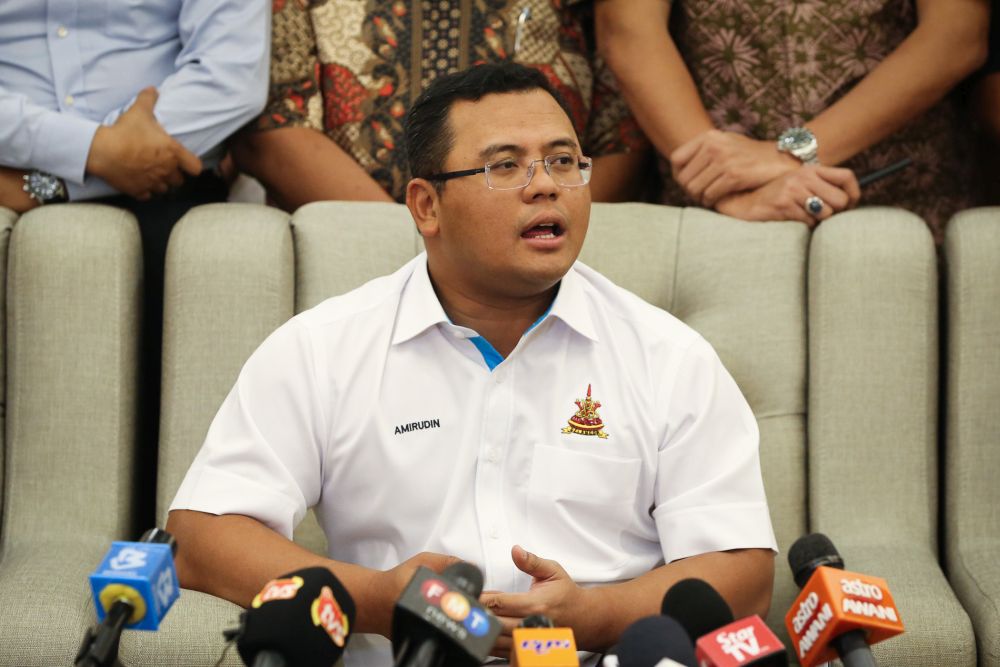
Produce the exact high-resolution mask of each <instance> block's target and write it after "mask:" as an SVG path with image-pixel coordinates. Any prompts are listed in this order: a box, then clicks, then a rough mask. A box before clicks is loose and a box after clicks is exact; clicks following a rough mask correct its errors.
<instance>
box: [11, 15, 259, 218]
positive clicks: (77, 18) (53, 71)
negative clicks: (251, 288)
mask: <svg viewBox="0 0 1000 667" xmlns="http://www.w3.org/2000/svg"><path fill="white" fill-rule="evenodd" d="M270 29H271V13H270V2H269V0H0V165H2V166H7V167H14V168H18V169H40V170H42V171H46V172H49V173H52V174H55V175H56V176H59V177H60V178H62V179H64V180H65V181H66V185H67V189H68V191H69V196H70V199H91V198H94V197H102V196H106V195H109V194H114V193H115V190H114V188H112V187H111V186H110V185H108V184H107V183H105V182H104V181H102V180H100V179H98V178H96V177H92V176H85V167H86V163H87V154H88V153H89V151H90V144H91V141H92V140H93V137H94V133H95V132H96V131H97V128H98V127H99V126H100V125H101V124H104V125H110V124H113V123H114V122H115V120H116V119H117V118H118V116H120V115H121V114H122V113H123V112H124V111H125V110H126V109H128V107H129V106H130V105H131V103H132V101H133V100H134V99H135V96H136V95H137V94H138V93H139V91H140V90H142V89H143V88H145V87H147V86H155V87H156V88H157V90H158V91H159V100H158V101H157V103H156V109H155V113H156V117H157V119H158V120H159V122H160V124H161V125H162V126H163V128H164V129H165V130H166V131H167V133H168V134H170V135H171V136H173V137H174V138H176V139H177V140H178V141H180V142H181V143H182V144H184V146H186V147H187V148H188V149H189V150H190V151H192V152H193V153H195V154H197V155H199V156H201V157H202V158H203V159H204V160H205V162H206V164H207V165H211V164H212V163H213V161H214V160H215V159H217V154H218V152H219V151H218V148H219V146H220V144H221V143H222V141H223V140H225V139H226V138H227V137H228V136H229V135H231V134H232V133H233V132H235V131H236V130H237V129H239V128H240V127H241V126H242V125H244V124H245V123H247V122H248V121H250V120H251V119H253V118H254V117H255V116H256V115H257V114H259V113H260V111H261V109H263V107H264V103H265V101H266V98H267V83H268V64H269V51H270V43H271V39H270Z"/></svg>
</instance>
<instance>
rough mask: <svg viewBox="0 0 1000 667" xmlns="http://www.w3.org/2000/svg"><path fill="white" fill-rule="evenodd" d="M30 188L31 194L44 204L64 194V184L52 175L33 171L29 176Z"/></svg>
mask: <svg viewBox="0 0 1000 667" xmlns="http://www.w3.org/2000/svg"><path fill="white" fill-rule="evenodd" d="M28 188H29V190H30V192H31V194H33V195H35V197H36V198H37V199H38V200H39V201H42V202H47V201H51V200H53V199H56V198H57V197H59V196H60V195H61V194H62V184H61V183H59V179H58V178H56V177H55V176H53V175H51V174H44V173H42V172H39V171H33V172H31V173H30V174H28Z"/></svg>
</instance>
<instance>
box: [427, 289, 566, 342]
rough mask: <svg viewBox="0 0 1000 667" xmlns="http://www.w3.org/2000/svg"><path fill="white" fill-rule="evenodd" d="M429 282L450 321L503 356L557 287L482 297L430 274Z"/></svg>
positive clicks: (529, 324) (545, 306)
mask: <svg viewBox="0 0 1000 667" xmlns="http://www.w3.org/2000/svg"><path fill="white" fill-rule="evenodd" d="M431 284H432V285H433V286H434V291H435V292H436V293H437V297H438V300H439V301H440V302H441V307H442V308H444V312H445V314H447V315H448V318H449V319H450V320H451V321H452V323H453V324H457V325H459V326H462V327H468V328H469V329H473V330H475V331H476V332H477V333H478V334H479V335H480V336H482V337H483V338H485V339H486V340H487V341H489V343H490V345H492V346H493V348H494V349H495V350H496V351H497V352H499V353H500V356H502V357H503V358H504V359H506V358H507V356H508V355H509V354H510V353H511V352H512V351H513V350H514V348H515V347H516V346H517V343H518V341H520V340H521V336H523V335H524V332H525V331H527V330H528V329H529V328H530V327H531V325H532V324H534V323H535V322H537V321H538V318H540V317H541V316H542V315H543V314H544V313H545V312H546V311H547V310H548V309H549V307H550V306H551V305H552V300H553V298H554V297H555V294H556V291H557V289H558V284H557V285H553V286H552V287H550V288H549V289H547V290H545V291H544V292H541V293H539V294H534V295H530V296H525V297H511V296H502V295H489V296H484V295H478V294H474V293H473V292H472V291H468V290H464V289H462V287H461V286H458V287H456V286H454V285H445V284H444V283H441V282H437V281H435V280H434V278H433V276H432V277H431Z"/></svg>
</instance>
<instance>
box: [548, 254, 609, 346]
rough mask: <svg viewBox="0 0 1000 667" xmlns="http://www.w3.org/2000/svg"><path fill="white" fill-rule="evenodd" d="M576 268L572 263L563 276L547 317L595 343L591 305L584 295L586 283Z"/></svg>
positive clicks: (595, 331)
mask: <svg viewBox="0 0 1000 667" xmlns="http://www.w3.org/2000/svg"><path fill="white" fill-rule="evenodd" d="M576 267H577V263H574V264H573V266H571V267H570V269H569V271H567V272H566V275H565V276H563V279H562V282H561V284H560V285H559V293H558V294H556V299H555V301H554V302H553V304H552V309H551V311H550V312H549V316H550V317H558V318H559V319H560V320H562V321H563V322H564V323H565V324H566V325H567V326H569V328H570V329H573V330H574V331H576V332H577V333H578V334H580V335H581V336H584V337H586V338H589V339H590V340H592V341H594V342H597V341H598V337H597V327H596V326H594V317H593V312H592V310H591V308H592V304H591V302H590V299H589V298H588V297H587V293H586V281H585V280H584V278H583V276H581V275H580V273H579V272H578V271H577V269H576Z"/></svg>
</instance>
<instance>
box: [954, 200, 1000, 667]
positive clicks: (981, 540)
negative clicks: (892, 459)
mask: <svg viewBox="0 0 1000 667" xmlns="http://www.w3.org/2000/svg"><path fill="white" fill-rule="evenodd" d="M944 249H945V255H944V256H945V263H946V275H947V281H946V283H945V284H946V286H947V291H946V303H947V310H946V314H947V332H948V336H947V347H946V350H945V364H946V367H947V376H946V384H947V392H946V397H947V403H946V405H947V409H946V411H947V420H946V428H945V432H946V435H947V439H946V446H945V452H946V456H945V465H946V468H945V473H946V474H945V477H944V499H945V544H946V545H947V550H946V556H947V564H948V574H949V577H950V578H951V583H952V585H953V586H954V587H955V592H956V593H958V597H959V599H960V600H961V601H962V604H963V605H965V608H966V609H967V610H968V612H969V616H971V618H972V624H973V626H974V627H975V629H976V644H977V646H978V650H979V664H981V665H983V666H984V667H998V666H1000V610H998V605H1000V560H998V558H997V554H998V552H1000V479H998V474H1000V208H989V209H978V210H972V211H965V212H963V213H960V214H959V215H957V216H956V217H955V219H953V220H952V221H951V223H950V224H949V227H948V230H947V235H946V238H945V246H944Z"/></svg>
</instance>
